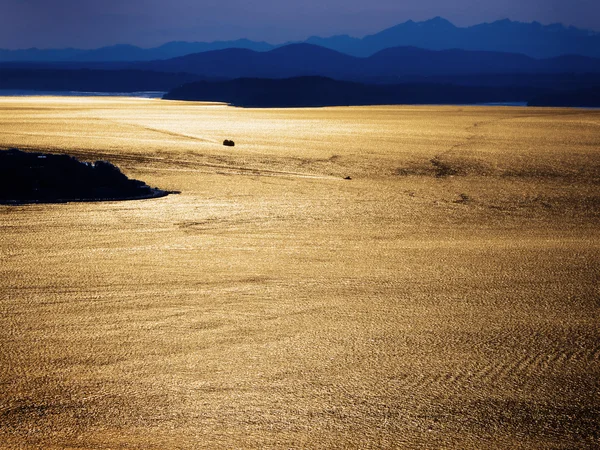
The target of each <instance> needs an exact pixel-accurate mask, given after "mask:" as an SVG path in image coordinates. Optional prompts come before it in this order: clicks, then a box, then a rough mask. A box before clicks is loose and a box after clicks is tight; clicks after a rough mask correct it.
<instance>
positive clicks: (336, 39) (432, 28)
mask: <svg viewBox="0 0 600 450" xmlns="http://www.w3.org/2000/svg"><path fill="white" fill-rule="evenodd" d="M305 42H306V43H309V44H316V45H320V46H322V47H326V48H330V49H332V50H337V51H340V52H342V53H347V54H349V55H353V56H371V55H373V54H375V53H377V52H379V51H381V50H383V49H386V48H390V47H398V46H413V47H420V48H425V49H430V50H448V49H457V48H460V49H465V50H483V51H498V52H509V53H522V54H525V55H528V56H531V57H535V58H550V57H555V56H560V55H569V54H571V55H583V56H591V57H600V33H596V32H592V31H589V30H583V29H578V28H575V27H565V26H563V25H561V24H553V25H542V24H540V23H538V22H532V23H523V22H513V21H510V20H508V19H505V20H498V21H495V22H492V23H482V24H478V25H473V26H470V27H465V28H462V27H456V26H455V25H453V24H452V23H450V22H448V21H447V20H445V19H443V18H441V17H436V18H434V19H430V20H426V21H423V22H413V21H412V20H409V21H407V22H404V23H401V24H398V25H395V26H393V27H391V28H387V29H385V30H382V31H380V32H378V33H375V34H372V35H368V36H365V37H364V38H355V37H351V36H348V35H338V36H332V37H327V38H322V37H318V36H313V37H311V38H309V39H307V40H306V41H305ZM282 45H285V44H281V45H272V44H268V43H266V42H256V41H251V40H248V39H239V40H235V41H216V42H168V43H166V44H163V45H161V46H159V47H154V48H140V47H136V46H134V45H112V46H107V47H101V48H98V49H93V50H83V49H76V48H65V49H37V48H31V49H23V50H6V49H0V61H46V62H50V61H54V62H56V61H152V60H157V59H169V58H174V57H178V56H184V55H188V54H191V53H198V52H206V51H212V50H221V49H227V48H245V49H251V50H255V51H268V50H272V49H274V48H277V47H281V46H282Z"/></svg>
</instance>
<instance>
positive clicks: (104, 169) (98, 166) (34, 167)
mask: <svg viewBox="0 0 600 450" xmlns="http://www.w3.org/2000/svg"><path fill="white" fill-rule="evenodd" d="M176 193H179V192H177V191H166V190H163V189H159V188H156V187H150V186H148V185H147V184H146V183H144V182H143V181H139V180H135V179H130V178H128V177H127V176H126V175H124V174H123V173H122V172H121V170H120V169H119V168H118V167H116V166H114V165H113V164H111V163H109V162H107V161H96V162H94V163H91V162H81V161H79V160H77V159H76V158H74V157H72V156H69V155H57V154H46V153H35V152H33V153H29V152H23V151H21V150H18V149H14V148H13V149H10V150H5V151H0V204H2V205H11V206H19V205H30V204H52V203H71V202H107V201H129V200H147V199H153V198H161V197H166V196H167V195H169V194H176Z"/></svg>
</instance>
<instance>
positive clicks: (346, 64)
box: [133, 44, 600, 81]
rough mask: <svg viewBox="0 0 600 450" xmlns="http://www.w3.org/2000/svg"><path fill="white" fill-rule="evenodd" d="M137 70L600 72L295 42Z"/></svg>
mask: <svg viewBox="0 0 600 450" xmlns="http://www.w3.org/2000/svg"><path fill="white" fill-rule="evenodd" d="M133 67H134V68H135V69H139V70H152V71H159V72H186V73H193V74H198V75H202V76H205V77H211V78H239V77H255V78H288V77H297V76H325V77H330V78H335V79H339V80H361V81H365V80H376V79H378V78H388V79H390V80H394V79H397V78H398V77H403V76H440V75H445V76H451V75H483V74H509V73H511V74H533V73H537V74H540V73H545V74H556V73H563V72H570V73H591V72H593V73H599V72H600V59H595V58H588V57H584V56H559V57H555V58H546V59H535V58H531V57H529V56H525V55H520V54H515V53H501V52H482V51H466V50H440V51H434V50H424V49H419V48H415V47H394V48H388V49H385V50H382V51H380V52H377V53H375V54H374V55H372V56H369V57H356V56H350V55H346V54H344V53H340V52H337V51H335V50H330V49H326V48H324V47H319V46H317V45H312V44H291V45H286V46H285V47H279V48H276V49H274V50H270V51H268V52H256V51H253V50H247V49H226V50H215V51H211V52H204V53H195V54H192V55H187V56H181V57H178V58H172V59H169V60H159V61H152V62H146V63H144V62H141V63H137V64H136V65H135V66H133Z"/></svg>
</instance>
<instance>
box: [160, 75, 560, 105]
mask: <svg viewBox="0 0 600 450" xmlns="http://www.w3.org/2000/svg"><path fill="white" fill-rule="evenodd" d="M548 92H549V91H548V89H543V88H535V87H518V86H517V87H513V86H509V87H506V86H500V87H475V86H457V85H450V84H426V83H421V84H416V83H411V84H398V85H369V84H362V83H355V82H349V81H337V80H333V79H331V78H325V77H296V78H288V79H260V78H239V79H235V80H228V81H216V82H209V81H200V82H195V83H189V84H185V85H183V86H180V87H178V88H175V89H173V90H171V91H170V92H168V93H167V94H166V95H165V96H164V97H163V98H165V99H168V100H195V101H217V102H225V103H230V104H232V105H236V106H246V107H309V106H350V105H392V104H472V103H510V102H526V101H528V100H529V99H531V98H534V97H536V96H538V95H542V94H545V93H548Z"/></svg>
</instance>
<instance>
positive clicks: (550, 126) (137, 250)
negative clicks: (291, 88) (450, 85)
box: [0, 97, 600, 449]
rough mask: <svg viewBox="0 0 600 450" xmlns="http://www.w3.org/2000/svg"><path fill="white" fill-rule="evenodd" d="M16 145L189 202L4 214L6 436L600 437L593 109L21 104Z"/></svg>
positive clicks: (599, 123) (599, 135)
mask: <svg viewBox="0 0 600 450" xmlns="http://www.w3.org/2000/svg"><path fill="white" fill-rule="evenodd" d="M224 139H233V140H234V141H235V143H236V146H235V147H233V148H231V147H224V146H223V145H222V142H223V140H224ZM0 147H2V148H9V147H19V148H21V149H35V150H43V151H50V152H57V153H69V154H71V155H74V156H77V157H78V158H80V159H83V160H97V159H107V160H109V161H111V162H112V163H115V164H117V165H118V166H119V167H121V168H122V169H123V171H124V172H125V173H126V174H127V175H128V176H130V177H133V178H137V179H141V180H143V181H145V182H147V183H148V184H149V185H152V186H158V187H160V188H162V189H166V190H177V191H181V192H182V193H181V194H180V195H174V196H169V197H166V198H161V199H154V200H142V201H130V202H107V203H70V204H60V205H29V206H21V207H9V206H0V258H1V259H0V447H1V448H89V449H94V448H132V449H133V448H139V449H166V448H182V449H196V448H430V449H435V448H456V449H469V448H472V449H480V448H497V449H506V448H524V449H525V448H527V449H529V448H539V449H548V448H573V449H575V448H577V449H578V448H597V447H598V446H600V425H599V423H600V422H599V421H600V396H599V393H600V389H599V387H600V326H599V324H600V321H599V319H600V314H599V311H600V288H599V283H598V280H599V279H600V265H599V263H600V241H599V240H598V231H599V229H598V220H599V218H600V217H599V216H600V214H599V213H600V193H599V182H600V153H599V150H600V112H598V111H586V110H566V109H565V110H559V109H532V108H518V107H396V106H395V107H367V108H365V107H361V108H321V109H284V110H252V109H238V108H230V107H226V106H223V105H204V104H194V103H178V102H166V101H160V100H148V99H143V100H142V99H124V98H76V97H73V98H56V97H36V98H27V97H24V98H0ZM345 177H350V178H351V179H350V180H345V179H344V178H345Z"/></svg>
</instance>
